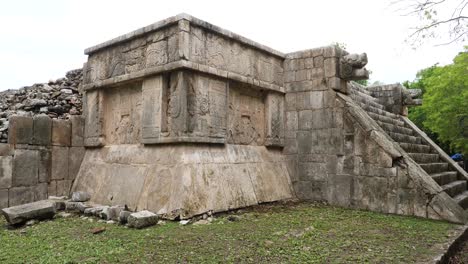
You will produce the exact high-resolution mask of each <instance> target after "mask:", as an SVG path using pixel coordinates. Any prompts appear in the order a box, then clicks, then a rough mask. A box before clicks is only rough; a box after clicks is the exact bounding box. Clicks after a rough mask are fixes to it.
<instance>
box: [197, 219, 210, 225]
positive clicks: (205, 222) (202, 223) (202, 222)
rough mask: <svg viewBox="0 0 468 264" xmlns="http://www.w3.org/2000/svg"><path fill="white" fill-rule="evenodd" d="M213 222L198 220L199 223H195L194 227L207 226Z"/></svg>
mask: <svg viewBox="0 0 468 264" xmlns="http://www.w3.org/2000/svg"><path fill="white" fill-rule="evenodd" d="M210 223H211V222H210V221H208V220H206V219H201V220H198V221H197V222H195V223H193V225H207V224H210Z"/></svg>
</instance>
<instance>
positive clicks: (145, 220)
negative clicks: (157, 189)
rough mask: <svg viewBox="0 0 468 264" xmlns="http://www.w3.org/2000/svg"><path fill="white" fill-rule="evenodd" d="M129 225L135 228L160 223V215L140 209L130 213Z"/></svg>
mask: <svg viewBox="0 0 468 264" xmlns="http://www.w3.org/2000/svg"><path fill="white" fill-rule="evenodd" d="M127 221H128V226H129V227H133V228H143V227H147V226H152V225H155V224H157V223H158V216H157V215H156V214H154V213H152V212H150V211H146V210H145V211H140V212H137V213H133V214H130V216H129V217H128V220H127Z"/></svg>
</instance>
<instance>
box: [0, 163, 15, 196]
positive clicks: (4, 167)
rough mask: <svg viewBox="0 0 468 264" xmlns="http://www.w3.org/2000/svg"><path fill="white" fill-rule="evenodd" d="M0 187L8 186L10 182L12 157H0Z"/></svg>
mask: <svg viewBox="0 0 468 264" xmlns="http://www.w3.org/2000/svg"><path fill="white" fill-rule="evenodd" d="M0 166H1V167H0V188H2V189H3V188H10V187H11V183H12V167H13V158H12V157H10V156H3V157H0Z"/></svg>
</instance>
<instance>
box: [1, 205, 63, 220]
mask: <svg viewBox="0 0 468 264" xmlns="http://www.w3.org/2000/svg"><path fill="white" fill-rule="evenodd" d="M55 212H56V210H55V204H54V202H51V201H47V200H42V201H37V202H33V203H28V204H23V205H18V206H13V207H9V208H4V209H2V213H3V215H4V216H5V219H6V220H7V222H8V223H9V224H10V225H17V224H23V223H25V222H27V221H28V220H31V219H37V220H43V219H51V218H53V217H54V215H55Z"/></svg>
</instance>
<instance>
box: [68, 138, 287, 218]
mask: <svg viewBox="0 0 468 264" xmlns="http://www.w3.org/2000/svg"><path fill="white" fill-rule="evenodd" d="M286 163H287V161H286V160H285V157H284V156H283V155H282V154H281V151H279V150H274V149H273V150H271V149H267V148H265V147H260V146H243V145H226V146H213V145H210V146H209V145H189V146H187V145H171V146H155V147H143V146H141V145H115V146H109V147H104V148H99V149H87V150H86V154H85V157H84V160H83V163H82V166H81V168H80V171H79V174H78V176H77V179H76V182H75V184H74V186H73V190H80V191H86V192H89V193H90V194H91V197H92V202H95V203H100V204H112V205H123V204H127V205H128V206H129V207H130V208H131V209H133V210H143V209H147V210H151V211H153V212H156V213H158V214H163V215H166V217H167V218H175V217H180V218H189V217H191V216H194V215H198V214H202V213H205V212H208V211H214V212H219V211H226V210H229V209H234V208H241V207H246V206H250V205H255V204H259V203H263V202H272V201H279V200H285V199H290V198H293V196H294V195H293V191H292V188H291V182H290V178H289V173H288V170H287V166H286Z"/></svg>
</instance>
